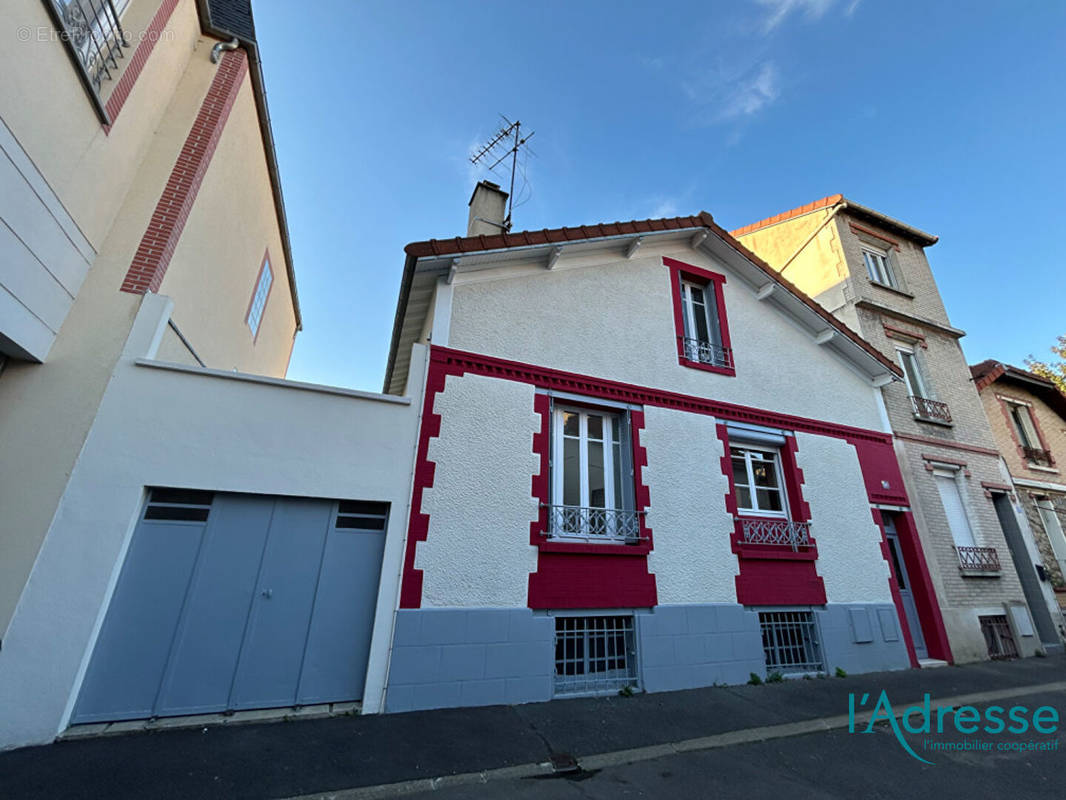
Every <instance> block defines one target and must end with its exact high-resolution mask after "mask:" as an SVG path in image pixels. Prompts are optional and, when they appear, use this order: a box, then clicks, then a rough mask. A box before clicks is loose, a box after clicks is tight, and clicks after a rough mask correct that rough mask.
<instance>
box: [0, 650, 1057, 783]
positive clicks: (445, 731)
mask: <svg viewBox="0 0 1066 800" xmlns="http://www.w3.org/2000/svg"><path fill="white" fill-rule="evenodd" d="M1063 679H1066V657H1064V656H1055V657H1049V658H1030V659H1025V660H1022V661H1014V662H1000V663H990V662H986V663H982V664H973V665H967V666H964V667H944V668H940V669H930V670H904V671H900V672H887V673H874V674H868V675H858V676H853V677H851V676H849V677H847V678H824V679H816V680H794V681H786V682H784V683H780V684H766V685H762V686H732V687H726V688H708V689H696V690H691V691H684V692H671V693H663V694H651V695H636V696H633V697H617V696H616V697H605V698H589V699H577V700H557V701H554V702H551V703H537V704H531V705H524V706H494V707H489V708H472V709H446V710H441V711H424V712H414V713H409V714H395V715H388V716H368V717H334V718H329V719H319V720H306V721H291V722H274V723H268V724H262V725H260V724H247V725H241V726H232V727H226V726H220V727H209V728H204V729H195V730H169V731H166V730H161V731H154V732H151V733H139V734H131V735H128V736H110V737H100V738H95V739H82V740H78V741H69V742H59V743H57V744H52V745H47V746H42V747H32V748H24V749H22V750H15V751H11V752H8V753H0V796H3V797H4V798H6V800H16V798H24V797H25V798H28V797H34V798H39V797H54V798H99V797H108V798H127V797H129V798H133V797H136V798H145V799H146V800H150V799H153V798H192V797H195V798H284V797H293V796H297V795H304V794H313V793H318V792H328V791H335V790H342V789H350V788H354V787H361V786H375V785H379V784H389V783H398V782H401V781H408V780H412V779H417V778H432V777H437V776H444V775H453V774H457V773H470V772H479V771H482V770H489V769H496V768H500V767H508V766H515V765H520V764H529V763H535V762H543V761H547V760H548V759H549V757H550V756H551V755H552V754H558V753H566V754H570V755H573V756H575V757H577V758H579V759H580V758H582V757H583V756H591V755H595V754H602V753H609V752H611V751H617V750H629V749H633V748H640V747H648V746H652V745H660V744H668V743H672V742H678V741H681V740H685V739H694V738H697V737H705V736H710V735H713V734H720V733H725V732H729V731H740V730H744V729H748V728H756V727H763V726H769V725H781V724H785V723H795V722H802V721H806V720H815V719H821V718H824V717H839V716H840V715H842V714H847V712H848V693H849V692H856V693H861V692H870V693H871V695H872V696H873V697H875V698H876V697H877V695H879V694H880V692H881V690H882V689H885V690H887V692H888V694H889V697H890V698H891V700H892V703H893V705H894V706H896V707H897V708H898V707H899V706H901V705H903V704H906V703H908V702H910V701H913V700H919V699H920V698H921V696H922V694H923V693H925V692H929V693H930V694H931V695H932V697H933V702H934V703H935V702H936V700H937V698H947V697H951V696H956V695H965V694H972V693H978V692H986V691H995V690H1004V689H1011V688H1016V687H1025V686H1034V685H1041V684H1048V683H1052V682H1055V681H1061V680H1063Z"/></svg>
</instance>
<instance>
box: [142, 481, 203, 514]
mask: <svg viewBox="0 0 1066 800" xmlns="http://www.w3.org/2000/svg"><path fill="white" fill-rule="evenodd" d="M213 499H214V493H212V492H201V491H197V490H195V489H152V490H151V494H150V495H149V496H148V506H147V507H146V508H145V509H144V518H145V519H146V520H158V521H162V520H165V521H168V522H206V521H207V517H208V514H210V513H211V501H212V500H213Z"/></svg>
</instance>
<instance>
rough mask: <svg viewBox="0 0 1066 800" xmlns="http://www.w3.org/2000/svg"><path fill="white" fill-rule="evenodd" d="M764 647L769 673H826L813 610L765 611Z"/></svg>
mask: <svg viewBox="0 0 1066 800" xmlns="http://www.w3.org/2000/svg"><path fill="white" fill-rule="evenodd" d="M759 626H760V627H761V628H762V648H763V653H764V654H765V656H766V669H767V671H768V672H825V662H824V660H823V659H822V648H821V646H820V645H819V643H818V629H817V627H816V626H815V624H814V613H813V612H811V611H761V612H759Z"/></svg>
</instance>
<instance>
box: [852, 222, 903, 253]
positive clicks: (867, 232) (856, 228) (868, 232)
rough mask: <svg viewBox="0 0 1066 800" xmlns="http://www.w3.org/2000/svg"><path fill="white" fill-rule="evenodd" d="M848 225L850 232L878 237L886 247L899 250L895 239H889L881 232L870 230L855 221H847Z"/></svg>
mask: <svg viewBox="0 0 1066 800" xmlns="http://www.w3.org/2000/svg"><path fill="white" fill-rule="evenodd" d="M848 227H849V228H850V229H851V232H852V233H855V234H860V235H866V236H872V237H873V238H875V239H880V240H881V241H882V242H884V243H885V244H886V245H887V246H888V247H891V248H894V249H895V250H897V251H898V250H899V242H898V241H896V240H895V239H890V238H889V237H887V236H885V235H884V234H883V233H878V232H877V231H874V230H870V229H869V228H866V227H863V226H862V225H859V224H857V223H855V222H849V223H848Z"/></svg>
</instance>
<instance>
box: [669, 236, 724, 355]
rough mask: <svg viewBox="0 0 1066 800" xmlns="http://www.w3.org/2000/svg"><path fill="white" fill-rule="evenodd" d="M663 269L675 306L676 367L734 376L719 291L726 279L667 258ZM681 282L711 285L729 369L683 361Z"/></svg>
mask: <svg viewBox="0 0 1066 800" xmlns="http://www.w3.org/2000/svg"><path fill="white" fill-rule="evenodd" d="M663 266H665V267H667V268H668V269H669V270H670V297H671V299H672V300H673V304H674V334H675V342H676V344H677V363H678V364H680V365H681V366H683V367H691V368H692V369H702V370H704V371H705V372H715V373H718V374H719V375H729V376H735V375H736V374H737V370H736V361H735V360H732V359H733V356H732V353H733V350H732V346H731V344H730V340H729V321H728V319H727V318H726V313H725V292H724V291H723V290H722V287H723V286H724V285H725V275H721V274H719V273H717V272H711V271H710V270H708V269H703V268H701V267H696V266H693V265H692V264H686V263H685V262H684V261H678V260H677V259H675V258H668V257H666V256H663ZM682 279H686V280H690V281H692V282H693V283H699V284H702V285H704V286H707V285H709V284H712V283H713V284H714V299H715V304H716V306H717V309H718V326H719V328H720V333H721V336H722V347H723V348H725V349H726V350H727V351H728V352H729V353H730V359H731V361H732V366H729V367H716V366H714V365H713V364H704V363H701V362H699V361H692V360H691V359H689V358H685V343H684V340H685V319H684V312H683V310H682V308H681V280H682Z"/></svg>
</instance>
